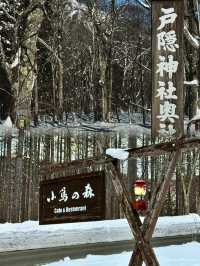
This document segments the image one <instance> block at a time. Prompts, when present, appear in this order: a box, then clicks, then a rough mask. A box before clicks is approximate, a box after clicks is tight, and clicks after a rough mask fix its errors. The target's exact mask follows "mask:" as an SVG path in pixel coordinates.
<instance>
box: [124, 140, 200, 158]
mask: <svg viewBox="0 0 200 266" xmlns="http://www.w3.org/2000/svg"><path fill="white" fill-rule="evenodd" d="M196 147H200V138H199V137H195V138H185V137H182V138H180V139H177V140H176V139H175V140H173V141H169V142H164V143H159V144H153V145H148V146H143V147H139V148H133V149H127V150H126V151H127V152H129V158H131V157H141V156H159V155H164V154H167V153H171V152H174V151H177V150H180V151H185V150H192V149H194V148H196Z"/></svg>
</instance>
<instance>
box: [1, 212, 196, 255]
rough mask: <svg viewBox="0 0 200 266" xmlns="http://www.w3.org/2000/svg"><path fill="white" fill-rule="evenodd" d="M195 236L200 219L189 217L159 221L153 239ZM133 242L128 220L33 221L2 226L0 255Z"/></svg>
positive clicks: (166, 218)
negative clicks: (34, 250)
mask: <svg viewBox="0 0 200 266" xmlns="http://www.w3.org/2000/svg"><path fill="white" fill-rule="evenodd" d="M195 234H200V217H199V216H198V215H196V214H190V215H186V216H176V217H160V218H159V221H158V224H157V226H156V230H155V233H154V235H153V237H167V236H176V235H195ZM131 239H132V233H131V230H130V228H129V225H128V222H127V220H126V219H119V220H106V221H97V222H84V223H68V224H56V225H39V224H38V222H34V221H27V222H24V223H21V224H9V223H5V224H0V252H4V251H14V250H27V249H36V248H50V247H59V246H73V245H84V244H88V243H90V244H92V243H105V242H115V241H126V240H131Z"/></svg>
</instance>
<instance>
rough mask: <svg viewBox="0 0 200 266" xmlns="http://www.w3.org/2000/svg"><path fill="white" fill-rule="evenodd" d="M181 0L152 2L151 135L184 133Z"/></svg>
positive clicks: (182, 18)
mask: <svg viewBox="0 0 200 266" xmlns="http://www.w3.org/2000/svg"><path fill="white" fill-rule="evenodd" d="M183 23H184V1H183V0H175V1H169V0H167V1H166V0H164V1H162V0H159V1H156V0H153V1H152V136H153V137H155V136H159V135H165V136H174V137H179V136H182V135H183V78H184V66H183V28H184V24H183Z"/></svg>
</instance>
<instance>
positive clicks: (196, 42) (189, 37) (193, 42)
mask: <svg viewBox="0 0 200 266" xmlns="http://www.w3.org/2000/svg"><path fill="white" fill-rule="evenodd" d="M184 35H185V37H186V39H187V40H188V41H189V43H190V44H191V45H192V46H193V47H194V48H195V49H199V47H200V44H199V40H197V38H195V37H194V36H193V35H192V34H191V33H190V32H189V30H188V28H187V26H186V25H184Z"/></svg>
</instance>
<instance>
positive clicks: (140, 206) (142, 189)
mask: <svg viewBox="0 0 200 266" xmlns="http://www.w3.org/2000/svg"><path fill="white" fill-rule="evenodd" d="M134 194H135V200H134V201H133V208H134V209H136V210H139V211H145V210H146V209H147V207H148V204H147V202H146V200H145V199H144V197H145V195H146V183H145V181H144V180H143V179H138V180H136V181H135V183H134Z"/></svg>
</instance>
